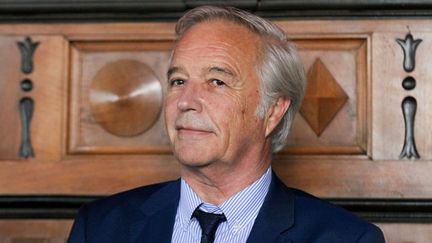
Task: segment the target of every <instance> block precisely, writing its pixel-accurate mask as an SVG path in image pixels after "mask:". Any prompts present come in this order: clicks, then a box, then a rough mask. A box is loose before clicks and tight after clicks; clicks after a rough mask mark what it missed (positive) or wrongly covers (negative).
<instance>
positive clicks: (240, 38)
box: [174, 20, 261, 61]
mask: <svg viewBox="0 0 432 243" xmlns="http://www.w3.org/2000/svg"><path fill="white" fill-rule="evenodd" d="M260 47H261V40H260V37H259V36H258V35H257V34H256V33H254V32H252V31H250V30H249V29H248V28H246V27H245V26H242V25H240V24H237V23H234V22H232V21H227V20H210V21H205V22H201V23H198V24H195V25H193V26H192V27H190V28H189V29H188V30H187V31H186V32H185V33H184V34H183V36H182V37H181V38H180V39H179V40H178V42H177V44H176V46H175V48H174V55H176V54H188V53H190V54H192V52H194V51H201V52H202V54H205V55H212V54H226V55H228V56H232V57H234V58H236V59H242V60H243V61H257V60H258V58H259V56H260V50H261V48H260ZM194 54H196V53H194Z"/></svg>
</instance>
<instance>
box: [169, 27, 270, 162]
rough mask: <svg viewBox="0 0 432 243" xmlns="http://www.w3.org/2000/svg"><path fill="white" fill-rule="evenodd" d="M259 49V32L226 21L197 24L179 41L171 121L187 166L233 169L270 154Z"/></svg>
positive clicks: (178, 152) (173, 68)
mask: <svg viewBox="0 0 432 243" xmlns="http://www.w3.org/2000/svg"><path fill="white" fill-rule="evenodd" d="M259 50H260V40H259V38H258V36H256V34H254V33H252V32H250V31H249V30H248V29H246V28H245V27H243V26H240V25H238V24H235V23H231V22H228V21H223V20H221V21H210V22H203V23H200V24H197V25H195V26H193V27H192V28H190V29H189V30H188V31H187V32H186V33H185V34H184V36H183V37H182V38H181V39H180V41H179V42H178V43H177V45H176V47H175V50H174V53H173V57H172V61H171V65H170V69H169V71H168V82H169V84H168V86H169V88H168V92H167V97H166V101H165V123H166V128H167V131H168V135H169V138H170V140H171V143H172V145H173V150H174V154H175V155H176V157H177V159H178V160H179V161H180V163H181V164H182V165H185V166H189V167H190V166H192V167H204V166H209V165H225V166H231V167H232V166H235V165H236V163H237V164H239V163H242V161H247V160H256V159H257V158H256V157H255V156H257V155H259V153H261V152H262V151H263V150H264V146H265V145H264V144H265V140H266V139H265V128H264V122H263V120H262V119H259V118H258V117H257V116H256V110H257V106H258V104H259V103H260V97H259V89H260V83H259V82H260V81H259V79H258V76H257V68H258V65H259V60H260V59H259V58H260V57H259ZM254 157H255V158H254ZM258 157H259V156H258Z"/></svg>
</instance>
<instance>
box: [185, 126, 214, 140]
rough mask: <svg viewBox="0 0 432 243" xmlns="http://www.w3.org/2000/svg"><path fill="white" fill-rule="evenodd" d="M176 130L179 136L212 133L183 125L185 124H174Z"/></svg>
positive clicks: (196, 135) (197, 135)
mask: <svg viewBox="0 0 432 243" xmlns="http://www.w3.org/2000/svg"><path fill="white" fill-rule="evenodd" d="M176 131H177V134H178V135H179V137H180V138H186V137H200V136H205V135H209V134H211V133H212V131H209V130H205V129H201V128H195V127H185V126H176Z"/></svg>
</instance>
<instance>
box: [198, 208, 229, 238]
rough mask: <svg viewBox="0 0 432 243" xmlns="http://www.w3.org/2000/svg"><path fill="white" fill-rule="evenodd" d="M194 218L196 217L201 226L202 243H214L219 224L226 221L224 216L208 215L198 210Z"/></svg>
mask: <svg viewBox="0 0 432 243" xmlns="http://www.w3.org/2000/svg"><path fill="white" fill-rule="evenodd" d="M192 217H195V218H196V219H197V220H198V222H199V224H200V226H201V230H202V234H201V243H213V242H214V240H215V234H216V230H217V228H218V226H219V224H220V223H222V222H224V221H226V218H225V215H224V214H214V213H206V212H204V211H201V210H199V209H198V208H197V209H195V211H194V212H193V214H192Z"/></svg>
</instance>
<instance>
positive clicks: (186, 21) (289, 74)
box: [175, 6, 306, 152]
mask: <svg viewBox="0 0 432 243" xmlns="http://www.w3.org/2000/svg"><path fill="white" fill-rule="evenodd" d="M211 20H227V21H231V22H234V23H237V24H240V25H242V26H244V27H246V28H247V29H249V30H250V31H252V32H254V33H256V34H257V35H258V36H260V38H261V40H262V50H261V51H262V60H261V62H262V63H261V65H260V66H259V67H258V70H257V74H258V76H259V77H260V80H261V89H260V95H261V102H260V104H259V106H258V108H257V116H258V117H260V118H264V117H265V115H266V113H267V111H268V109H269V108H270V107H271V105H272V104H273V103H274V102H275V101H276V100H277V98H279V97H287V98H289V99H290V100H291V105H290V107H289V108H288V111H287V112H286V113H285V115H284V116H283V118H282V120H281V122H280V123H279V124H278V125H277V127H276V128H275V130H274V131H273V133H272V151H273V152H277V151H280V150H281V149H282V148H283V147H284V145H285V143H286V141H287V137H288V134H289V130H290V127H291V124H292V122H293V119H294V116H295V114H296V112H297V111H298V109H299V108H300V104H301V101H302V99H303V96H304V92H305V88H306V77H305V73H304V69H303V64H302V62H301V60H300V58H299V56H298V54H297V50H296V48H295V47H294V45H293V44H292V43H291V42H289V41H288V38H287V36H286V35H285V33H284V32H283V31H282V30H281V29H280V28H279V27H278V26H276V25H275V24H273V23H271V22H270V21H268V20H265V19H263V18H260V17H258V16H256V15H253V14H251V13H248V12H246V11H243V10H240V9H237V8H234V7H216V6H201V7H197V8H194V9H192V10H190V11H189V12H187V13H186V14H185V15H184V16H183V17H181V18H180V20H179V21H178V22H177V25H176V28H175V30H176V35H177V39H180V38H181V37H182V35H183V34H184V33H185V32H186V31H187V30H188V29H189V28H191V27H192V26H194V25H195V24H198V23H201V22H206V21H211Z"/></svg>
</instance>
